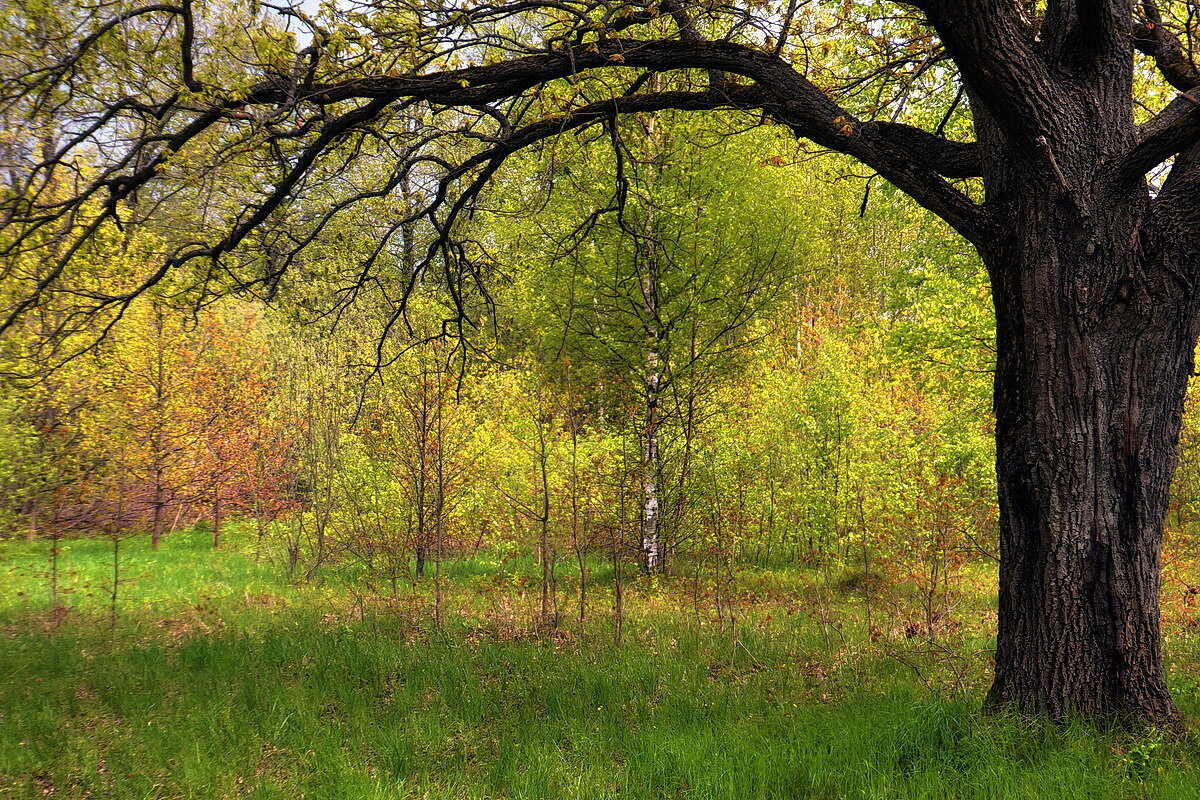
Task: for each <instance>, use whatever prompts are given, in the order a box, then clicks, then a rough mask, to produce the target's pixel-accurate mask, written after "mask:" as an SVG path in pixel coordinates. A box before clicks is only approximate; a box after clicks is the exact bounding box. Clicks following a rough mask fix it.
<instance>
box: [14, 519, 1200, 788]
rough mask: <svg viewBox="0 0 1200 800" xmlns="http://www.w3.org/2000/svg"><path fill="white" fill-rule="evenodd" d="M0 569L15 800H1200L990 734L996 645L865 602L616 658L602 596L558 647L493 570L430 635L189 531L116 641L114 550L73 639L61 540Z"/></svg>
mask: <svg viewBox="0 0 1200 800" xmlns="http://www.w3.org/2000/svg"><path fill="white" fill-rule="evenodd" d="M0 553H2V554H3V561H2V562H0V576H3V577H2V582H0V588H2V589H3V599H0V624H2V626H3V630H2V631H0V634H2V636H3V638H2V639H0V715H2V717H0V798H9V797H12V798H26V797H28V798H34V797H37V798H41V797H47V796H54V797H73V798H85V797H86V798H116V799H119V800H126V798H130V799H133V798H226V797H228V798H233V797H250V798H287V799H288V800H292V798H298V797H301V796H303V797H305V798H310V799H311V798H514V799H516V798H531V799H532V798H628V799H634V798H638V799H640V798H696V799H697V800H698V799H700V798H706V799H707V798H711V799H713V800H741V799H742V798H810V797H811V798H889V799H890V798H1128V799H1129V800H1133V798H1175V797H1179V798H1195V797H1197V796H1198V795H1200V767H1198V765H1200V744H1198V743H1197V742H1196V740H1195V739H1193V738H1191V737H1184V738H1182V739H1177V740H1174V739H1164V738H1162V737H1159V736H1156V735H1153V734H1149V735H1142V736H1132V735H1119V734H1103V735H1102V734H1099V733H1097V732H1096V731H1094V730H1092V729H1089V728H1086V727H1082V726H1075V727H1070V726H1069V727H1066V728H1061V727H1055V726H1036V725H1030V724H1028V723H1021V722H1017V721H1012V720H1002V719H1001V720H998V719H984V718H982V717H981V716H980V715H979V713H978V700H979V697H980V691H981V688H982V686H983V685H984V682H985V681H986V672H985V670H984V665H985V664H986V654H985V653H983V654H981V653H980V652H979V650H980V649H981V647H984V646H986V641H982V640H979V639H977V638H972V637H973V636H974V634H971V635H963V636H960V637H958V638H956V639H954V640H953V641H952V642H951V643H950V644H948V645H947V650H946V652H934V651H930V650H921V649H920V648H916V647H913V648H909V649H904V646H903V645H902V644H898V643H894V644H890V645H884V644H882V643H877V644H874V645H872V644H870V643H869V642H867V641H865V637H863V636H861V635H859V633H858V632H857V631H855V630H854V629H853V627H852V624H851V622H852V618H853V617H854V614H855V608H854V607H853V606H852V603H851V601H850V600H848V599H845V598H842V599H840V600H838V602H839V603H840V605H839V606H838V608H837V609H835V611H837V612H838V613H839V614H841V616H842V617H843V618H844V619H845V621H846V622H845V624H844V625H843V629H842V633H841V634H838V635H835V636H834V637H833V639H832V640H830V639H829V638H828V637H827V635H826V634H827V633H828V628H827V627H826V628H823V627H822V625H821V624H820V621H819V619H818V618H817V615H816V614H814V613H809V612H807V611H805V610H803V609H802V610H799V611H794V612H793V613H788V610H789V609H788V607H787V606H786V604H783V603H780V602H774V603H768V602H766V601H760V602H758V603H756V604H750V603H747V604H745V605H743V606H742V607H741V608H740V612H739V613H740V621H739V624H738V625H737V626H736V627H735V628H734V629H733V630H732V631H730V629H729V628H728V627H727V626H726V627H724V628H722V627H720V626H717V625H715V624H714V623H713V621H712V619H711V617H709V616H708V615H707V614H697V613H696V609H695V608H694V607H693V606H692V605H691V600H689V596H688V593H687V591H685V590H684V589H683V588H682V587H680V586H675V585H671V584H666V585H662V586H658V587H635V588H634V589H632V590H631V594H630V617H629V619H628V621H627V623H626V633H627V635H626V638H625V641H624V642H623V643H622V644H620V645H618V644H616V643H615V642H614V641H613V637H612V635H611V627H610V625H609V622H608V620H607V618H606V614H605V610H604V609H605V603H607V602H608V598H607V597H606V595H604V593H603V592H600V591H597V594H596V597H595V606H594V609H593V612H594V613H593V617H594V619H593V621H592V622H591V623H590V624H588V625H585V626H583V627H582V628H579V627H578V626H574V627H570V626H568V627H567V628H566V630H565V631H563V632H561V633H559V634H557V635H541V636H539V635H536V632H535V629H534V628H533V627H532V626H530V625H528V624H526V621H527V614H528V612H529V610H530V609H532V608H533V605H532V599H531V598H530V597H523V596H521V595H520V594H519V593H517V590H516V589H514V588H513V587H514V586H518V585H520V584H521V581H508V582H505V581H499V580H491V579H489V576H490V573H489V571H488V570H489V567H488V565H487V563H485V562H486V559H481V560H480V562H479V563H475V564H473V565H468V566H465V567H461V568H460V569H459V570H458V572H457V573H455V572H453V571H451V573H452V574H453V575H454V576H455V582H454V584H453V585H452V587H451V592H450V595H451V601H450V603H451V607H452V609H453V613H452V615H451V616H450V622H449V624H448V625H447V630H446V631H445V632H442V633H438V632H435V631H434V630H433V629H432V627H431V626H430V624H429V622H428V618H427V616H426V613H427V611H428V609H427V607H426V606H424V605H422V603H423V602H424V601H423V600H422V597H421V596H420V595H414V596H413V597H412V598H409V599H408V600H406V601H404V602H392V601H388V602H382V601H380V602H373V603H368V604H365V605H357V604H356V603H355V602H353V601H351V600H349V599H348V598H347V589H348V587H347V586H346V585H344V584H343V583H340V582H339V581H338V580H335V579H334V578H333V577H331V578H330V579H329V580H328V581H327V582H326V583H325V584H324V585H322V586H315V587H314V586H308V587H291V586H288V585H286V584H285V583H283V582H281V581H280V580H279V577H278V572H279V571H278V569H276V568H275V567H273V566H271V565H270V564H268V563H265V562H259V563H256V562H255V561H254V559H253V558H252V557H251V556H250V555H248V554H246V553H239V552H237V551H235V550H224V551H217V552H214V551H212V550H211V549H210V548H208V547H207V546H206V543H205V538H204V537H203V535H200V534H197V535H176V536H173V537H171V538H170V539H169V540H168V541H167V542H166V543H165V544H164V548H163V550H162V551H161V552H159V553H157V554H154V553H151V552H149V551H148V549H146V548H145V547H144V546H143V545H142V544H141V543H132V542H131V543H127V545H126V546H125V553H124V556H123V561H126V565H125V566H124V567H123V570H124V572H125V574H126V575H127V576H128V577H129V579H130V580H129V582H128V583H127V584H125V585H123V586H122V587H121V592H122V595H123V597H122V598H119V603H120V609H119V611H120V614H119V617H118V626H117V630H116V631H110V630H109V628H108V617H107V614H108V606H107V603H108V597H107V595H106V594H105V592H106V587H105V586H104V582H105V579H106V575H108V574H109V572H108V571H109V570H111V551H110V550H109V549H108V548H107V547H106V546H105V544H104V543H97V542H87V541H78V542H70V543H67V544H66V545H65V546H64V549H63V555H62V563H61V568H62V569H63V571H64V582H63V588H64V591H65V590H67V589H70V590H71V591H65V593H64V594H63V595H62V597H63V598H65V601H66V603H67V604H69V605H70V607H71V610H70V612H69V613H67V614H66V616H65V617H64V616H63V615H62V612H59V613H58V614H54V613H53V612H51V611H50V609H49V608H48V605H47V598H46V591H45V582H46V579H45V577H44V575H40V574H38V573H39V572H41V571H44V563H43V560H44V554H45V545H44V543H38V544H34V545H29V544H26V543H23V542H22V543H17V542H11V543H4V544H3V547H2V549H0ZM491 568H492V569H499V568H500V566H499V564H498V563H495V564H493V565H492V567H491ZM72 571H73V572H74V574H69V573H70V572H72ZM492 577H494V576H492ZM764 580H766V578H764V577H763V576H762V575H761V574H757V573H756V574H753V575H750V576H748V577H747V578H746V583H747V586H748V587H749V588H748V589H747V592H749V593H753V594H755V595H759V594H761V593H762V592H764V591H765V589H764V588H763V585H764V584H763V581H764ZM797 585H798V588H797V589H796V594H795V596H796V597H801V598H802V597H803V587H804V586H806V585H808V584H807V583H806V582H804V581H798V582H797ZM97 589H99V591H97ZM18 592H19V593H20V594H19V595H18ZM89 594H90V595H91V596H89ZM747 596H749V595H747ZM567 605H568V606H569V604H567ZM506 608H507V609H508V611H507V612H505V609H506ZM513 609H516V610H513ZM827 612H828V609H827ZM506 613H507V616H505V614H506ZM523 615H525V616H523ZM843 636H844V637H845V639H844V640H843V638H842V637H843ZM1191 647H1192V645H1191V644H1190V642H1188V643H1185V644H1181V645H1179V647H1177V650H1178V652H1179V653H1181V654H1184V655H1186V653H1189V652H1191V650H1190V649H1189V648H1191ZM918 671H919V672H920V675H921V676H924V677H923V679H922V677H920V676H919V675H918ZM1175 680H1176V684H1177V689H1178V690H1179V691H1178V692H1177V694H1178V695H1179V699H1180V701H1181V703H1183V704H1184V706H1185V711H1186V712H1188V713H1192V714H1194V713H1195V712H1196V710H1197V709H1198V708H1200V706H1198V704H1197V700H1196V697H1195V691H1194V688H1195V685H1194V683H1190V684H1189V682H1188V681H1186V680H1183V679H1181V678H1180V677H1179V676H1176V678H1175ZM1184 684H1189V685H1190V686H1191V689H1189V688H1188V686H1187V685H1184Z"/></svg>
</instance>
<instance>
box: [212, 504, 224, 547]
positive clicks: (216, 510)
mask: <svg viewBox="0 0 1200 800" xmlns="http://www.w3.org/2000/svg"><path fill="white" fill-rule="evenodd" d="M221 511H222V506H221V493H220V489H218V490H217V495H216V497H214V498H213V540H212V541H213V549H217V548H220V546H221Z"/></svg>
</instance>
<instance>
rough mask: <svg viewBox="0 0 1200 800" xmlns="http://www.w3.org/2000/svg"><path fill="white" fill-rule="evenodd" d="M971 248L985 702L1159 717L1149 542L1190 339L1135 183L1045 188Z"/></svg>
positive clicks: (1161, 509) (1179, 290) (1157, 543)
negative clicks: (993, 537)
mask: <svg viewBox="0 0 1200 800" xmlns="http://www.w3.org/2000/svg"><path fill="white" fill-rule="evenodd" d="M1026 189H1027V190H1026V191H1024V192H1022V193H1021V194H1022V197H1023V198H1025V199H1026V200H1028V199H1029V198H1040V199H1038V200H1035V201H1034V202H1033V204H1032V205H1031V204H1030V203H1028V202H1026V203H1024V204H1022V205H1023V207H1021V208H1019V209H1014V216H1013V217H1011V218H1010V219H1011V221H1012V227H1011V230H1012V231H1013V232H1012V234H1011V236H1009V237H1007V238H1006V239H1005V240H1004V241H1003V243H1002V244H1001V245H1000V246H997V247H994V248H991V249H989V250H987V251H985V252H984V253H983V255H984V260H985V261H986V262H987V265H988V268H989V271H990V272H991V275H992V284H993V297H994V301H995V305H996V319H997V363H996V385H995V410H996V441H997V453H996V464H997V477H998V483H999V504H1000V553H1001V558H1000V598H999V635H998V640H997V649H996V675H995V683H994V685H993V686H992V689H991V691H990V693H989V694H988V704H989V706H990V707H992V708H1014V709H1016V710H1018V711H1020V712H1022V713H1033V714H1047V715H1049V716H1051V717H1054V718H1057V719H1062V718H1064V717H1067V716H1070V715H1075V714H1078V715H1082V716H1087V717H1091V718H1109V719H1113V720H1114V721H1120V720H1122V719H1125V720H1139V721H1148V722H1152V723H1168V722H1171V721H1173V720H1175V719H1176V718H1177V716H1178V712H1177V710H1176V709H1175V706H1174V704H1173V703H1172V701H1171V698H1170V696H1169V695H1168V692H1167V688H1166V682H1165V679H1164V673H1163V664H1162V654H1161V652H1160V635H1159V553H1160V547H1161V542H1162V526H1163V520H1164V517H1165V513H1166V507H1167V494H1168V489H1169V485H1170V481H1171V477H1172V474H1173V472H1174V468H1175V463H1176V454H1177V442H1178V434H1179V427H1180V420H1181V416H1182V413H1183V403H1184V394H1185V390H1186V387H1187V381H1188V378H1189V376H1190V374H1191V370H1192V358H1193V348H1194V346H1195V340H1196V330H1195V324H1194V322H1193V321H1194V319H1195V318H1196V313H1195V303H1194V301H1193V300H1192V298H1191V296H1190V295H1191V294H1192V292H1191V291H1190V286H1187V285H1185V284H1186V281H1183V279H1181V278H1180V277H1179V275H1180V272H1179V271H1178V270H1177V269H1176V268H1174V267H1173V266H1172V264H1171V263H1170V262H1171V261H1172V256H1170V255H1168V254H1167V252H1166V249H1165V248H1164V247H1163V246H1162V245H1163V238H1164V237H1163V234H1162V232H1161V231H1155V229H1154V228H1155V225H1154V221H1153V220H1152V219H1150V218H1149V216H1148V204H1147V197H1146V194H1145V192H1144V191H1141V192H1130V193H1129V194H1131V195H1133V197H1132V198H1131V197H1122V196H1099V195H1098V196H1094V197H1093V198H1092V199H1091V201H1090V202H1088V201H1084V200H1079V199H1078V196H1073V195H1072V194H1070V193H1067V192H1060V191H1056V187H1053V186H1050V187H1046V188H1045V190H1044V191H1040V192H1039V191H1037V190H1035V189H1033V188H1032V187H1026Z"/></svg>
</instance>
